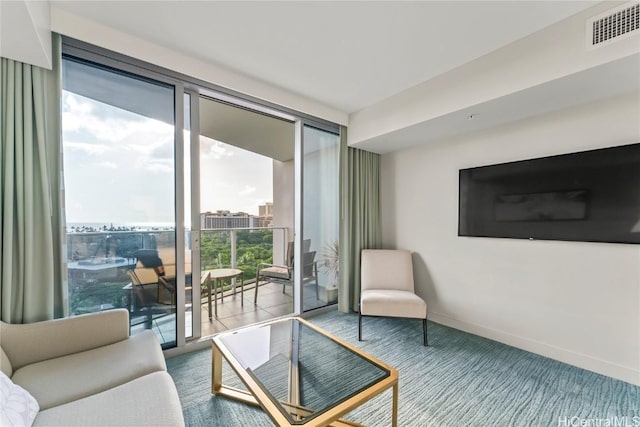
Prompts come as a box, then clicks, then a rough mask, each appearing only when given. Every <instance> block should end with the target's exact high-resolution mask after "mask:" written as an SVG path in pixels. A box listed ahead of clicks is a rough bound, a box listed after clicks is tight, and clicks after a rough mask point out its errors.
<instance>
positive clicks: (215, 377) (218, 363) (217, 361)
mask: <svg viewBox="0 0 640 427" xmlns="http://www.w3.org/2000/svg"><path fill="white" fill-rule="evenodd" d="M221 388H222V354H221V353H220V350H218V347H216V346H215V344H211V393H213V394H217V393H218V392H219V391H220V389H221Z"/></svg>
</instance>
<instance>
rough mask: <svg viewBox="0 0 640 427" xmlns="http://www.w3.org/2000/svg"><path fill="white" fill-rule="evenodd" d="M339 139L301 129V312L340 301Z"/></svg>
mask: <svg viewBox="0 0 640 427" xmlns="http://www.w3.org/2000/svg"><path fill="white" fill-rule="evenodd" d="M339 155H340V136H339V135H338V134H337V133H334V132H329V131H326V130H321V129H318V128H316V127H313V126H309V125H304V126H302V159H303V160H302V162H303V163H302V166H303V167H302V177H303V178H302V212H303V215H302V219H303V220H302V230H303V232H302V258H301V260H300V261H299V262H298V265H301V266H302V274H301V278H300V280H301V289H302V297H303V301H302V310H303V311H309V310H313V309H316V308H320V307H324V306H327V305H331V304H335V303H336V302H337V301H338V251H339V247H340V244H339V240H338V230H339V221H338V219H339V217H338V213H339V211H338V200H339V199H338V190H339V188H338V178H339Z"/></svg>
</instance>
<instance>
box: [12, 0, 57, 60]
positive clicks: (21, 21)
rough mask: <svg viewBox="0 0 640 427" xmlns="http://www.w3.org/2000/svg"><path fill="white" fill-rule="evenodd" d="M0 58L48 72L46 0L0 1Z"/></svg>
mask: <svg viewBox="0 0 640 427" xmlns="http://www.w3.org/2000/svg"><path fill="white" fill-rule="evenodd" d="M0 56H2V57H4V58H9V59H13V60H15V61H19V62H24V63H26V64H31V65H36V66H38V67H42V68H46V69H49V70H50V69H51V66H52V53H51V25H50V4H49V1H28V0H18V1H0Z"/></svg>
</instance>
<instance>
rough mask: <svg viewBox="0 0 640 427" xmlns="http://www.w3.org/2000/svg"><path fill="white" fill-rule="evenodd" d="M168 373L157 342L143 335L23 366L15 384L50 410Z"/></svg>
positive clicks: (14, 376) (17, 374)
mask: <svg viewBox="0 0 640 427" xmlns="http://www.w3.org/2000/svg"><path fill="white" fill-rule="evenodd" d="M99 333H100V331H96V334H99ZM166 369H167V365H166V364H165V361H164V357H163V355H162V350H161V349H160V344H159V343H158V340H157V338H156V337H155V335H154V333H153V332H151V331H144V332H143V333H141V334H138V335H134V336H132V337H130V338H128V339H126V340H124V341H120V342H117V343H115V344H111V345H107V346H104V347H100V348H96V349H93V350H87V351H83V352H80V353H75V354H71V355H69V356H63V357H58V358H55V359H50V360H45V361H43V362H38V363H34V364H31V365H27V366H24V367H22V368H20V369H18V370H16V371H15V372H14V374H13V377H12V380H13V382H14V383H16V384H18V385H20V386H22V387H24V388H25V389H27V390H28V391H29V392H30V393H31V394H33V396H34V397H35V398H36V400H37V401H38V403H39V404H40V408H41V409H48V408H51V407H52V406H57V405H62V404H65V403H68V402H71V401H74V400H77V399H80V398H83V397H87V396H90V395H92V394H96V393H100V392H102V391H105V390H108V389H110V388H113V387H116V386H119V385H121V384H124V383H126V382H128V381H131V380H133V379H135V378H138V377H141V376H143V375H146V374H149V373H152V372H156V371H166Z"/></svg>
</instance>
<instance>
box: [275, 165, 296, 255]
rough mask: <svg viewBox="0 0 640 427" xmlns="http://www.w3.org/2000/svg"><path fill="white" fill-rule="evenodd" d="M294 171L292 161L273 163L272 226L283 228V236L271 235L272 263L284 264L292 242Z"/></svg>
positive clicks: (278, 234) (278, 233)
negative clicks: (288, 243)
mask: <svg viewBox="0 0 640 427" xmlns="http://www.w3.org/2000/svg"><path fill="white" fill-rule="evenodd" d="M294 173H295V170H294V166H293V160H290V161H288V162H279V161H278V160H274V161H273V226H274V227H285V228H286V230H285V236H284V239H283V238H282V233H280V232H276V233H274V235H273V254H274V256H273V262H274V264H280V265H284V264H285V256H286V251H287V242H289V241H290V240H293V228H294V209H295V201H294V197H293V195H294V194H295V175H294Z"/></svg>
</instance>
